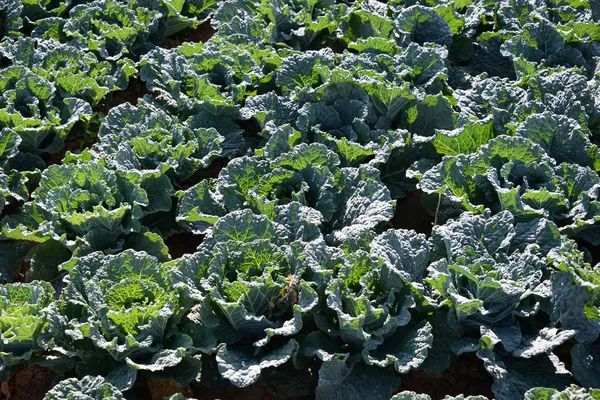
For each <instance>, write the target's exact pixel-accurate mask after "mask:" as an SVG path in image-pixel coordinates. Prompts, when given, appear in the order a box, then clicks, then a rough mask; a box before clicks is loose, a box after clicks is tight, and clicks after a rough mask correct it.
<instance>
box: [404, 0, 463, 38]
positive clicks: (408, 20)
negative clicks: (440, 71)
mask: <svg viewBox="0 0 600 400" xmlns="http://www.w3.org/2000/svg"><path fill="white" fill-rule="evenodd" d="M395 26H396V30H397V32H398V35H399V40H400V43H401V44H404V43H410V42H416V43H418V44H420V45H423V44H424V43H426V42H431V43H436V44H441V45H444V46H450V45H451V44H452V30H451V29H450V26H449V25H448V23H447V22H446V21H445V20H444V19H443V18H442V17H440V16H439V15H438V14H437V13H436V12H435V10H434V9H433V8H430V7H424V6H421V5H414V6H410V7H406V8H405V9H403V10H402V12H400V14H399V15H398V17H397V19H396V20H395Z"/></svg>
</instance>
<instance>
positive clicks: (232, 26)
mask: <svg viewBox="0 0 600 400" xmlns="http://www.w3.org/2000/svg"><path fill="white" fill-rule="evenodd" d="M349 9H350V8H349V7H348V6H347V5H346V4H344V3H341V4H339V3H336V2H334V1H332V0H311V1H309V2H307V3H302V2H286V1H282V0H277V1H276V2H274V3H271V2H266V1H250V0H227V1H224V2H222V3H221V4H220V6H219V8H218V9H217V11H216V12H215V15H214V17H213V19H212V21H211V24H212V25H213V26H214V27H215V28H217V29H218V31H219V35H223V36H224V37H231V38H232V39H234V40H235V42H238V43H240V42H241V43H243V42H246V43H247V42H255V43H260V42H262V41H265V40H267V38H268V39H269V41H270V42H272V43H274V44H275V43H281V44H288V45H290V46H291V47H293V48H296V49H303V50H305V49H309V48H313V47H315V46H322V45H323V44H324V43H325V41H326V39H328V38H329V37H334V36H335V35H336V33H337V30H338V29H339V27H340V25H341V24H342V23H343V22H344V21H345V19H346V18H347V14H348V11H349ZM249 21H250V23H251V24H249ZM247 25H250V26H249V27H246V26H247ZM242 27H244V28H245V29H241V28H242ZM261 31H262V32H261Z"/></svg>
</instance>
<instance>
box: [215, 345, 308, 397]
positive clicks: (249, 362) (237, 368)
mask: <svg viewBox="0 0 600 400" xmlns="http://www.w3.org/2000/svg"><path fill="white" fill-rule="evenodd" d="M297 347H298V343H297V342H296V341H295V340H294V339H291V340H290V341H288V342H287V344H285V345H284V346H283V347H281V348H279V349H277V350H273V351H270V352H262V353H259V354H258V357H257V354H256V352H253V351H244V350H247V349H243V348H241V349H240V348H236V346H230V347H228V346H226V345H224V346H221V347H220V348H219V351H218V353H217V363H218V366H219V372H220V373H221V375H222V376H223V377H224V378H226V379H229V381H230V382H231V383H232V384H233V385H235V386H237V387H242V388H243V387H248V386H250V385H252V384H253V383H255V382H256V381H257V380H258V378H259V377H260V374H261V372H262V370H263V369H265V368H274V367H280V366H281V365H283V364H285V363H286V362H288V361H289V360H290V359H291V358H292V356H293V354H294V353H295V352H296V351H297Z"/></svg>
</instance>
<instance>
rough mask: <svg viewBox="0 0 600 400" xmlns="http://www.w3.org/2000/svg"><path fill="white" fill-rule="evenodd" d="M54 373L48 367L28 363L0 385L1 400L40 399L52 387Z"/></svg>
mask: <svg viewBox="0 0 600 400" xmlns="http://www.w3.org/2000/svg"><path fill="white" fill-rule="evenodd" d="M55 376H56V374H55V373H54V372H52V370H50V369H48V368H43V367H40V366H38V365H30V366H27V367H25V368H23V369H22V370H21V371H19V372H18V373H16V374H15V375H13V376H12V377H10V378H9V379H8V381H6V382H2V385H1V386H0V399H2V400H38V399H39V400H41V399H43V398H44V395H45V394H46V392H48V391H49V390H50V389H52V386H53V384H52V383H53V380H54V377H55Z"/></svg>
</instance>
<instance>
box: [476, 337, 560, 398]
mask: <svg viewBox="0 0 600 400" xmlns="http://www.w3.org/2000/svg"><path fill="white" fill-rule="evenodd" d="M484 340H485V339H484ZM491 347H493V346H491ZM477 356H478V357H479V358H480V359H481V360H483V362H484V366H485V368H486V370H487V371H488V372H489V373H490V374H491V375H492V377H493V378H494V384H493V385H492V391H493V392H494V394H495V396H496V398H497V399H499V400H503V399H515V400H516V399H522V398H523V397H524V395H525V392H527V391H528V390H530V389H532V388H535V387H548V388H557V389H563V388H564V387H566V386H567V385H569V384H570V383H571V382H572V377H571V374H570V373H569V371H567V370H566V369H565V367H564V364H563V363H562V362H560V360H559V359H558V357H556V356H555V355H554V354H552V353H549V354H548V355H547V354H543V355H538V356H535V357H531V358H527V359H523V358H516V357H512V356H510V355H506V354H505V353H504V352H502V351H501V350H495V352H493V351H492V350H491V348H490V347H484V348H483V349H481V350H479V351H478V352H477Z"/></svg>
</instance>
